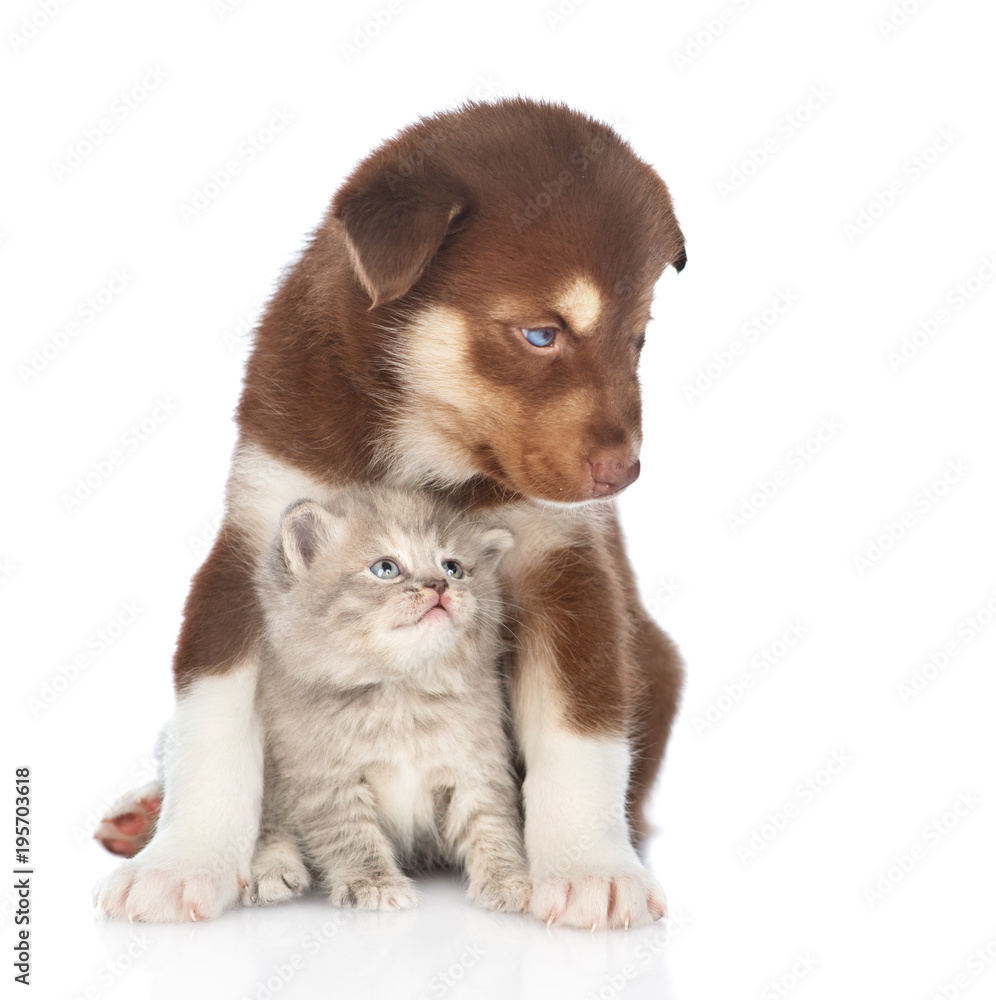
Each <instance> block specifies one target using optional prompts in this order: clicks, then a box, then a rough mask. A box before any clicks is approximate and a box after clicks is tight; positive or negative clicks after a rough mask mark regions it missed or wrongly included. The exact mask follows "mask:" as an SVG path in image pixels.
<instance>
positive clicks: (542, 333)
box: [522, 326, 557, 347]
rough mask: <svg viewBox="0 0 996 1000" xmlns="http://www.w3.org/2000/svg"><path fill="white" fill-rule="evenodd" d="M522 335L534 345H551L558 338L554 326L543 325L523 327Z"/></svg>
mask: <svg viewBox="0 0 996 1000" xmlns="http://www.w3.org/2000/svg"><path fill="white" fill-rule="evenodd" d="M522 336H523V337H525V338H526V340H528V341H529V343H530V344H532V345H533V347H549V346H550V345H551V344H552V343H553V341H554V339H555V338H556V336H557V331H556V330H555V329H554V328H553V327H552V326H541V327H536V328H533V329H528V328H526V327H522Z"/></svg>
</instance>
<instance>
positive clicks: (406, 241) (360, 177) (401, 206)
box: [332, 156, 468, 309]
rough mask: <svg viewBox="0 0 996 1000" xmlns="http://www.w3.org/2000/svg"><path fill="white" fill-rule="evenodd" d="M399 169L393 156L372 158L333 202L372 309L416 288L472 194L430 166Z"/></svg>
mask: <svg viewBox="0 0 996 1000" xmlns="http://www.w3.org/2000/svg"><path fill="white" fill-rule="evenodd" d="M385 165H386V167H387V169H385ZM397 171H398V163H395V162H393V161H390V160H388V158H387V156H379V157H376V158H374V159H373V160H369V161H367V162H366V163H364V164H362V165H361V166H360V167H359V169H358V170H357V171H356V172H355V173H354V174H353V176H352V177H350V179H349V180H348V181H347V182H346V184H345V185H344V186H343V187H342V188H340V189H339V192H338V194H336V196H335V199H334V200H333V202H332V215H333V216H334V217H335V218H336V219H338V220H339V221H340V222H341V223H342V226H343V229H344V230H345V232H346V239H347V242H348V244H349V254H350V257H351V258H352V263H353V270H354V271H355V272H356V277H357V278H358V279H359V282H360V284H361V285H363V287H364V289H366V292H367V294H368V295H369V296H370V303H371V304H370V308H371V309H373V308H374V307H375V306H379V305H383V304H384V303H385V302H392V301H393V300H394V299H397V298H400V297H401V296H402V295H404V294H405V292H407V291H408V289H409V288H411V287H412V285H414V284H415V282H416V281H417V280H418V278H419V276H420V275H421V274H422V272H423V271H424V270H425V268H426V265H427V264H428V263H429V261H430V260H432V258H433V256H434V255H435V253H436V251H437V250H438V249H439V244H440V243H442V242H443V237H444V236H445V235H446V232H447V230H448V229H449V227H450V223H451V222H452V221H453V219H454V217H455V216H457V215H459V214H460V213H462V212H463V211H464V209H465V208H466V207H467V201H468V199H467V196H466V194H465V193H464V192H463V191H462V190H460V187H459V185H457V184H456V183H455V182H453V181H452V180H451V179H450V178H448V177H447V176H446V175H445V174H443V173H442V172H439V171H434V172H430V171H429V170H428V169H427V166H426V164H424V163H420V164H419V166H418V168H417V169H415V170H412V171H410V173H409V175H408V176H404V177H403V176H400V175H399V173H398V172H397Z"/></svg>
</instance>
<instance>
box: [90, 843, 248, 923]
mask: <svg viewBox="0 0 996 1000" xmlns="http://www.w3.org/2000/svg"><path fill="white" fill-rule="evenodd" d="M241 886H242V879H241V878H240V876H239V874H238V871H237V870H236V868H234V867H231V866H229V865H227V864H226V865H220V864H219V865H212V864H206V865H205V864H204V862H203V859H189V858H178V857H176V856H175V855H171V854H170V853H169V852H161V851H160V852H157V851H155V849H154V844H153V845H150V846H149V847H148V848H146V849H145V850H144V851H142V852H141V853H140V854H138V855H136V856H135V857H134V858H132V859H131V860H130V861H126V862H125V863H124V864H123V865H121V866H120V867H119V868H118V869H117V870H116V871H115V872H113V873H112V874H111V875H109V876H108V877H107V878H105V879H103V880H102V881H101V882H100V883H99V884H98V886H97V888H96V890H95V892H94V906H95V907H96V908H97V909H98V910H101V911H102V912H104V913H106V914H107V915H108V916H109V917H114V918H116V919H118V920H143V921H146V922H148V923H179V922H181V921H186V920H210V919H212V918H213V917H217V916H218V915H219V914H220V913H222V912H223V911H224V910H227V909H228V907H229V906H231V905H232V903H234V902H235V901H236V900H237V899H238V896H239V890H240V888H241Z"/></svg>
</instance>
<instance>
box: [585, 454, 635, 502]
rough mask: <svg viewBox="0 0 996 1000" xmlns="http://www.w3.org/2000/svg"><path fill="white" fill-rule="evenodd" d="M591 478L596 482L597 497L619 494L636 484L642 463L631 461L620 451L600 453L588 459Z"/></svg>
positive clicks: (594, 489) (594, 491) (595, 492)
mask: <svg viewBox="0 0 996 1000" xmlns="http://www.w3.org/2000/svg"><path fill="white" fill-rule="evenodd" d="M588 464H589V465H590V466H591V478H592V479H593V480H594V483H595V485H594V488H593V490H592V492H593V493H594V495H595V496H596V497H605V496H608V495H609V494H610V493H618V492H619V491H620V490H624V489H626V487H627V486H629V485H630V484H631V483H635V482H636V480H637V479H638V478H639V475H640V461H639V459H637V460H636V461H635V462H634V461H631V460H630V459H629V457H628V456H624V455H622V454H621V453H620V452H618V451H614V450H613V451H604V452H599V453H598V454H596V455H594V456H593V457H592V458H590V459H588Z"/></svg>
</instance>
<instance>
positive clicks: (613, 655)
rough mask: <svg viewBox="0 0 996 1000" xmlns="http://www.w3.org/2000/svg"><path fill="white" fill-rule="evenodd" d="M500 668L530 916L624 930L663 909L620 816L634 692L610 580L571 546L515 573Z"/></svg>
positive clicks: (620, 610)
mask: <svg viewBox="0 0 996 1000" xmlns="http://www.w3.org/2000/svg"><path fill="white" fill-rule="evenodd" d="M516 596H517V600H516V603H517V605H518V608H519V610H520V614H521V619H520V621H519V623H518V624H517V627H516V640H517V650H516V658H515V663H514V669H513V672H512V681H513V683H512V692H511V693H512V709H513V716H514V720H515V730H516V736H517V738H518V742H519V747H520V749H521V751H522V754H523V756H524V758H525V763H526V776H525V780H524V782H523V788H522V794H523V802H524V806H525V813H526V822H525V844H526V857H527V858H528V859H529V870H530V875H531V876H532V880H533V897H532V905H531V910H532V913H533V914H535V915H536V916H537V917H539V918H540V919H541V920H544V921H546V922H547V923H563V924H569V925H570V926H573V927H584V928H587V929H594V928H596V927H629V926H630V925H636V924H642V923H649V922H651V921H652V920H657V919H659V918H660V917H662V916H663V915H664V913H665V903H664V896H663V892H662V890H661V887H660V885H659V884H658V882H657V880H656V879H655V878H654V877H653V875H651V874H650V872H649V871H647V869H646V868H644V866H643V865H642V864H641V863H640V859H639V858H638V856H637V854H636V851H635V849H634V848H633V845H632V843H631V841H630V833H629V825H628V822H627V814H626V801H627V789H628V786H629V780H630V765H631V747H630V733H631V731H632V730H633V728H634V725H633V723H634V719H635V715H636V713H635V706H634V702H635V700H636V692H635V691H634V687H635V686H636V681H635V671H634V670H633V669H632V667H631V664H630V662H628V661H631V658H632V655H633V650H632V636H631V633H630V632H629V630H628V618H627V607H626V601H625V598H624V592H623V586H622V580H621V577H620V575H619V573H618V572H617V571H616V569H615V567H614V566H613V565H612V563H611V560H609V559H608V558H607V556H606V552H605V550H604V549H600V548H598V547H595V546H585V545H582V544H578V545H577V546H576V547H573V548H571V549H567V550H564V551H561V552H559V553H555V554H551V555H550V556H549V557H548V558H547V560H545V562H544V565H543V566H542V567H541V568H540V569H538V570H535V569H534V570H532V571H531V572H529V571H527V572H526V573H522V574H521V575H520V577H519V580H518V587H517V595H516Z"/></svg>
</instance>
